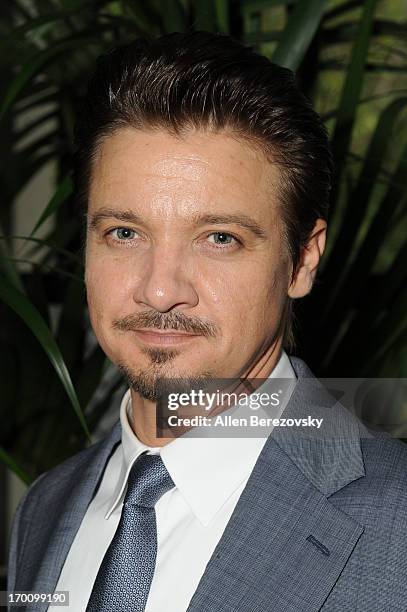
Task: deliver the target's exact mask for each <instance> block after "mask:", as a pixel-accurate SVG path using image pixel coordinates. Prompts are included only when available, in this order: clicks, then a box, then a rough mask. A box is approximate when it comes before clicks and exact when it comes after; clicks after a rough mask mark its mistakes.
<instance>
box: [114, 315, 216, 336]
mask: <svg viewBox="0 0 407 612" xmlns="http://www.w3.org/2000/svg"><path fill="white" fill-rule="evenodd" d="M112 327H113V328H114V329H117V330H119V331H136V330H137V329H139V328H140V327H143V328H147V329H150V328H151V329H160V330H165V329H172V330H175V331H185V332H189V333H192V334H201V335H202V336H209V337H215V336H216V334H217V327H216V325H214V324H213V323H210V322H208V321H202V320H201V319H198V318H197V317H187V316H185V315H184V314H183V313H182V312H177V311H175V310H174V311H172V312H168V313H162V312H157V311H148V312H140V313H137V314H130V315H127V316H125V317H123V318H121V319H115V320H114V321H113V324H112Z"/></svg>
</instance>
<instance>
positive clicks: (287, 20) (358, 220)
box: [0, 0, 407, 482]
mask: <svg viewBox="0 0 407 612" xmlns="http://www.w3.org/2000/svg"><path fill="white" fill-rule="evenodd" d="M403 9H404V10H403ZM2 12H3V15H2V19H1V22H0V35H1V36H0V50H1V53H0V85H1V88H0V91H1V106H0V113H1V115H0V117H1V120H0V151H1V156H2V157H1V158H2V170H1V175H0V189H1V194H2V198H1V205H0V233H1V240H0V316H1V326H0V372H1V377H0V397H1V406H0V416H1V420H2V429H1V434H0V436H1V440H0V444H1V446H0V458H1V459H2V460H3V461H4V462H5V463H6V464H7V465H8V466H9V467H11V468H12V469H13V470H14V471H15V472H16V473H17V474H18V475H19V476H20V477H21V478H22V479H23V480H24V481H25V482H30V481H31V480H32V479H33V478H34V477H35V476H37V475H38V474H39V473H41V472H43V471H44V470H46V469H49V468H50V467H52V466H53V465H56V464H57V463H59V462H60V461H62V460H63V459H65V458H66V457H67V456H69V455H72V454H73V453H75V452H77V451H78V450H80V449H81V448H83V447H84V445H85V444H87V443H88V442H89V440H90V439H91V434H92V432H95V431H96V429H97V427H98V426H99V425H100V422H101V419H102V418H103V417H104V416H105V415H106V413H107V412H108V410H109V409H111V405H112V397H113V394H114V392H115V391H116V390H117V389H119V387H120V385H121V381H120V378H119V377H118V376H117V373H116V372H115V371H114V368H112V366H110V364H109V363H108V362H107V360H106V358H105V356H104V355H103V353H102V351H101V349H100V348H99V347H98V346H97V344H96V342H95V339H94V338H93V336H92V332H91V330H90V326H89V321H88V316H87V308H86V299H85V292H84V285H83V280H82V278H83V266H82V258H81V255H80V251H81V240H80V224H81V219H80V218H79V217H78V214H77V211H76V209H75V206H74V197H73V192H72V181H71V178H70V171H71V159H72V157H71V156H72V150H73V149H72V146H73V145H72V141H73V126H74V121H75V116H76V114H77V113H80V112H81V98H82V96H83V94H84V89H85V85H86V80H87V78H88V75H89V74H90V72H91V70H92V68H93V66H94V62H95V59H96V57H97V56H98V55H99V54H100V53H102V52H104V51H106V50H107V49H109V48H111V47H112V46H115V45H116V44H120V43H123V42H126V41H129V40H131V39H133V38H135V37H137V36H146V35H147V36H151V35H153V36H155V35H160V34H162V33H165V32H171V31H186V30H193V29H205V30H211V31H217V32H225V33H229V34H231V35H232V36H234V37H235V38H237V39H240V40H242V41H244V42H245V43H247V44H250V45H253V46H254V47H255V48H256V49H258V50H259V51H260V52H262V53H264V54H265V55H267V56H268V57H270V58H271V59H272V60H273V61H276V62H277V63H280V64H282V65H285V66H287V67H289V68H291V69H293V70H295V71H296V72H297V78H298V81H299V84H300V86H301V88H302V90H303V91H304V92H305V93H306V94H307V95H308V96H309V97H310V98H311V99H312V100H313V103H314V105H315V107H316V109H317V110H318V111H319V112H320V113H321V114H322V116H323V117H324V119H325V121H326V124H327V127H328V129H329V131H330V135H331V142H332V147H333V152H334V158H335V163H336V179H335V188H334V190H333V194H332V201H331V214H330V220H329V233H328V246H327V252H326V255H325V256H324V258H323V262H322V266H321V270H320V274H319V277H318V281H317V283H316V285H315V287H314V289H313V291H312V293H311V295H310V296H308V297H307V298H305V299H303V300H301V301H299V302H298V304H297V322H298V323H297V327H298V333H297V336H298V338H299V344H298V347H297V350H296V352H295V354H297V355H298V356H300V357H302V358H303V359H305V360H306V361H307V363H308V364H309V365H310V367H311V368H312V369H313V371H314V372H315V373H316V374H317V375H318V376H331V377H334V376H335V377H340V376H352V377H385V376H388V377H398V376H400V377H403V376H406V372H407V349H406V339H407V317H406V312H407V287H406V282H405V281H406V271H407V265H406V263H407V235H406V229H407V219H406V185H407V138H406V135H407V126H406V104H407V20H406V14H405V6H404V3H403V2H402V1H398V0H382V1H379V0H364V1H363V0H332V1H330V0H297V2H295V1H288V0H257V1H251V0H235V1H230V0H205V1H199V0H184V1H182V0H166V2H165V3H163V2H159V1H158V0H150V1H149V2H142V1H140V0H116V1H113V2H112V1H110V2H109V1H105V0H30V1H28V0H8V2H7V3H5V4H3V5H2ZM50 162H55V167H56V175H55V194H54V196H53V198H52V199H51V201H50V202H43V203H42V205H41V208H42V209H43V212H42V214H41V215H40V216H39V218H38V221H37V223H36V224H35V226H34V227H33V228H32V231H31V233H30V234H29V235H27V236H24V237H23V238H21V237H19V238H17V237H16V236H15V229H14V228H15V222H14V220H15V207H16V200H17V199H18V197H19V195H20V194H21V192H22V190H24V189H26V188H27V186H29V185H30V181H31V179H32V178H33V177H34V176H35V175H36V174H37V173H38V172H39V171H40V170H41V169H42V168H44V167H45V166H46V165H47V164H49V163H50ZM49 228H50V229H49ZM394 406H397V411H398V412H397V414H394ZM377 410H378V412H379V413H380V412H381V413H385V414H387V416H389V415H390V417H391V418H390V420H393V422H394V420H396V421H399V422H402V421H403V419H404V421H405V417H406V414H405V413H406V411H407V409H406V407H405V406H404V407H403V406H402V405H401V408H400V402H393V400H392V399H391V398H388V400H387V401H386V402H383V401H381V403H380V405H379V406H377ZM379 416H381V417H382V416H383V414H381V415H379Z"/></svg>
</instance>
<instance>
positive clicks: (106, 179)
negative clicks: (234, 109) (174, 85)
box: [89, 128, 280, 216]
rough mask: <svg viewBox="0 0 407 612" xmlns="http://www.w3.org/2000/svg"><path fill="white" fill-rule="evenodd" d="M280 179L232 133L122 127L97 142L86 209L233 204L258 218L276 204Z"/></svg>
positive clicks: (180, 210)
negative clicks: (178, 134) (177, 133)
mask: <svg viewBox="0 0 407 612" xmlns="http://www.w3.org/2000/svg"><path fill="white" fill-rule="evenodd" d="M279 181H280V170H279V168H278V166H277V165H276V164H273V163H271V162H270V161H269V160H268V159H267V158H266V157H265V155H264V154H263V152H262V151H261V150H260V148H258V147H256V146H255V145H251V144H249V143H247V142H246V141H244V140H242V139H240V138H237V137H235V136H234V135H232V134H231V133H226V132H222V133H219V132H216V133H213V132H207V131H191V132H189V133H187V134H186V135H184V136H183V137H182V138H181V137H175V136H173V135H171V134H169V133H168V132H166V131H164V130H163V131H141V130H136V129H134V128H120V129H119V130H117V131H116V132H114V133H113V134H111V135H110V136H108V137H106V138H105V140H104V141H103V142H102V144H101V145H100V146H99V149H98V152H97V155H96V158H95V161H94V164H93V169H92V178H91V183H90V190H89V209H90V210H91V209H92V208H97V207H99V206H106V205H109V206H113V207H115V206H117V207H118V208H121V207H123V206H127V207H128V206H133V205H134V206H138V207H139V208H141V210H144V211H145V212H148V210H147V209H148V207H149V206H151V204H154V209H155V212H157V213H158V214H164V215H165V214H168V213H170V211H171V212H175V209H176V212H177V214H183V213H188V212H189V211H193V209H196V210H201V209H202V207H206V208H207V207H208V206H210V207H211V209H212V207H213V211H214V212H215V211H216V212H220V209H222V208H224V209H229V208H230V207H232V208H233V206H235V207H238V208H239V209H240V210H241V209H242V207H243V208H245V209H246V210H247V211H249V210H250V211H251V212H252V213H253V212H254V213H255V212H257V213H258V214H259V215H260V216H262V215H264V214H270V211H272V209H273V208H274V209H275V208H276V205H277V203H278V185H279ZM273 205H274V206H273ZM150 212H151V211H150Z"/></svg>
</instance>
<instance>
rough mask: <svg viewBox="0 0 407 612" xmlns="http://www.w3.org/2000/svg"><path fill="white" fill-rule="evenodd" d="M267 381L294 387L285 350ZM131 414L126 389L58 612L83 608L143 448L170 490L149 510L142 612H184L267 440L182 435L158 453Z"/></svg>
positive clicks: (65, 574)
mask: <svg viewBox="0 0 407 612" xmlns="http://www.w3.org/2000/svg"><path fill="white" fill-rule="evenodd" d="M270 377H276V378H290V379H294V381H295V379H296V376H295V372H294V370H293V368H292V366H291V363H290V360H289V358H288V356H287V354H286V353H285V352H284V351H283V352H282V354H281V357H280V360H279V362H278V363H277V365H276V366H275V368H274V370H273V371H272V373H271V374H270ZM270 377H269V378H270ZM294 381H292V382H294ZM291 392H292V390H291ZM288 399H289V394H288V395H286V397H285V401H284V402H282V403H281V405H280V406H279V407H278V410H277V412H273V417H279V416H281V413H282V411H283V410H284V408H285V405H286V403H287V401H288ZM130 415H131V396H130V390H129V391H127V392H126V394H125V395H124V397H123V400H122V403H121V407H120V421H121V426H122V439H121V444H119V445H118V446H117V448H116V450H115V451H114V453H113V454H112V456H111V457H110V459H109V461H108V463H107V464H106V468H105V471H104V474H103V477H102V480H101V484H100V487H99V489H98V491H97V493H96V495H95V497H94V498H93V500H92V501H91V503H90V504H89V506H88V509H87V511H86V513H85V516H84V518H83V520H82V523H81V525H80V527H79V530H78V532H77V534H76V536H75V539H74V541H73V543H72V546H71V548H70V551H69V553H68V556H67V558H66V560H65V564H64V566H63V568H62V572H61V574H60V577H59V580H58V583H57V585H56V588H55V590H56V591H60V590H62V591H69V607H65V608H64V610H66V609H68V610H70V611H72V612H84V611H85V610H86V605H87V603H88V600H89V597H90V594H91V592H92V588H93V583H94V581H95V578H96V575H97V573H98V570H99V567H100V564H101V562H102V559H103V557H104V554H105V552H106V550H107V548H108V546H109V544H110V542H111V540H112V538H113V536H114V533H115V531H116V529H117V526H118V523H119V520H120V515H121V511H122V506H123V498H124V494H125V490H126V485H127V478H128V474H129V472H130V469H131V467H132V465H133V463H134V461H136V459H137V458H138V456H139V455H140V454H141V453H142V452H144V451H146V450H147V451H149V453H160V454H161V458H162V460H163V462H164V464H165V466H166V468H167V470H168V472H169V474H170V475H171V478H172V479H173V481H174V483H175V487H174V488H173V489H171V490H170V491H167V492H166V493H165V494H164V495H163V496H162V497H161V498H160V499H159V501H158V502H157V504H156V506H155V510H156V516H157V543H158V551H157V560H156V567H155V572H154V577H153V581H152V583H151V588H150V592H149V596H148V601H147V605H146V609H145V610H146V612H163V610H165V611H166V612H185V611H186V610H187V608H188V605H189V602H190V600H191V598H192V596H193V594H194V592H195V591H196V589H197V586H198V583H199V581H200V579H201V577H202V575H203V573H204V571H205V567H206V565H207V563H208V561H209V560H210V558H211V556H212V553H213V551H214V549H215V547H216V545H217V544H218V542H219V540H220V538H221V536H222V534H223V531H224V529H225V527H226V525H227V523H228V522H229V519H230V517H231V515H232V513H233V510H234V508H235V506H236V504H237V502H238V500H239V497H240V495H241V493H242V491H243V489H244V488H245V486H246V483H247V480H248V478H249V476H250V474H251V472H252V470H253V468H254V465H255V463H256V461H257V459H258V456H259V454H260V452H261V450H262V448H263V446H264V444H265V442H266V440H267V437H261V438H251V437H229V438H220V437H216V438H215V437H202V438H197V437H188V436H185V435H183V436H181V437H179V438H175V439H174V440H173V441H171V442H170V443H169V444H166V445H165V446H163V447H149V446H146V445H145V444H143V443H142V442H140V440H139V439H138V438H137V437H136V435H135V434H134V432H133V430H132V428H131V426H130V422H131V420H129V416H130ZM48 609H49V610H50V609H52V610H56V609H57V608H56V607H55V606H50V607H49V608H48Z"/></svg>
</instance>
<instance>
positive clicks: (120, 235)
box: [112, 227, 136, 240]
mask: <svg viewBox="0 0 407 612" xmlns="http://www.w3.org/2000/svg"><path fill="white" fill-rule="evenodd" d="M112 233H116V236H117V239H118V240H131V239H132V238H134V237H135V235H136V232H135V231H134V230H132V229H129V228H128V227H117V228H116V229H115V230H113V232H112Z"/></svg>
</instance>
